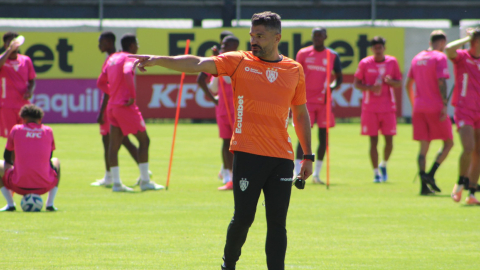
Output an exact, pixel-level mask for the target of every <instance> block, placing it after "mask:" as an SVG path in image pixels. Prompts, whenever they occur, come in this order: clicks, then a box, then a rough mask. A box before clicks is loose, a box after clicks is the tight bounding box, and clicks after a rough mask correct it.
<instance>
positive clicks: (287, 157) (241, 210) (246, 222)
mask: <svg viewBox="0 0 480 270" xmlns="http://www.w3.org/2000/svg"><path fill="white" fill-rule="evenodd" d="M280 40H281V23H280V16H279V15H278V14H275V13H272V12H263V13H257V14H254V15H253V17H252V26H251V28H250V43H251V45H252V51H248V52H244V51H239V52H229V53H224V54H222V55H220V56H218V57H197V56H192V55H186V56H173V57H171V56H152V55H143V56H132V57H134V58H137V60H136V61H135V65H136V66H138V67H139V69H140V70H142V71H145V67H148V66H154V65H159V66H163V67H167V68H170V69H173V70H177V71H181V72H190V73H196V72H206V73H210V74H216V75H217V76H229V77H231V79H232V85H234V86H235V87H234V103H235V124H234V133H233V137H232V140H231V144H230V151H233V152H234V159H233V163H234V165H233V167H234V168H235V171H234V174H233V195H234V202H235V212H234V216H233V218H232V220H231V222H230V225H229V227H228V231H227V241H226V244H225V249H224V255H223V259H224V263H223V264H222V269H225V270H231V269H235V265H236V263H237V261H238V259H239V257H240V253H241V248H242V246H243V243H244V242H245V240H246V237H247V233H248V228H249V227H250V226H251V224H252V223H253V220H254V217H255V211H256V208H257V203H258V199H259V196H260V193H261V192H262V190H263V193H264V195H265V205H266V206H267V207H266V216H267V240H266V245H265V249H266V254H267V266H268V268H269V269H275V270H283V269H285V252H286V248H287V234H286V219H287V212H288V205H289V202H290V194H291V190H292V181H293V167H294V164H293V160H294V157H295V156H294V153H293V147H292V143H291V139H290V137H289V135H288V132H287V128H288V117H289V110H290V108H291V110H292V112H293V119H294V122H295V131H296V133H297V136H298V138H299V141H300V144H301V146H302V148H303V150H304V153H305V156H304V162H303V163H302V168H301V170H300V174H299V177H300V178H301V179H307V178H308V177H309V176H310V175H311V174H312V162H313V160H314V155H312V152H311V151H312V150H311V145H310V136H311V133H310V132H311V130H310V119H309V116H308V111H307V108H306V106H305V103H306V101H307V100H306V94H305V77H304V73H303V68H302V66H301V65H300V64H299V63H297V62H295V61H293V60H291V59H289V58H287V57H285V56H283V55H280V54H279V52H278V44H279V42H280ZM280 78H282V80H279V79H280ZM265 108H268V109H265Z"/></svg>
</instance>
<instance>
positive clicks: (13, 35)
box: [3, 31, 18, 43]
mask: <svg viewBox="0 0 480 270" xmlns="http://www.w3.org/2000/svg"><path fill="white" fill-rule="evenodd" d="M16 37H18V33H17V32H11V31H9V32H7V33H5V34H3V43H6V42H7V40H10V39H14V38H16Z"/></svg>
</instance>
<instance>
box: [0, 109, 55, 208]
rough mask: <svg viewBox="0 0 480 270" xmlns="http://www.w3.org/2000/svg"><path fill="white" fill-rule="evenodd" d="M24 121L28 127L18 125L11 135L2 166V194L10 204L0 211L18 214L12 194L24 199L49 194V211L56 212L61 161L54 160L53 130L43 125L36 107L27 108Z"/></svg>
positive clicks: (0, 168) (0, 185) (40, 114)
mask: <svg viewBox="0 0 480 270" xmlns="http://www.w3.org/2000/svg"><path fill="white" fill-rule="evenodd" d="M20 117H21V118H22V120H23V123H24V124H21V125H15V126H14V127H13V128H12V130H11V131H10V134H9V135H8V139H7V146H6V147H5V153H4V158H5V162H4V163H3V162H2V163H1V164H0V176H1V177H2V181H1V182H0V190H1V191H2V194H3V196H4V197H5V199H6V200H7V206H5V207H4V208H2V209H0V211H15V210H16V209H15V203H14V202H13V198H12V194H11V192H10V191H13V192H15V193H18V194H20V195H26V194H30V193H34V194H38V195H42V194H44V193H47V192H48V198H47V204H46V210H47V211H56V210H57V208H55V207H54V206H53V200H54V199H55V195H56V194H57V190H58V183H59V180H60V161H59V160H58V159H57V158H52V152H53V150H55V142H54V140H53V132H52V129H51V128H50V127H48V126H45V125H42V118H43V111H42V109H40V108H39V107H37V106H35V105H33V104H29V105H25V106H23V107H22V109H21V110H20ZM14 155H15V166H14V162H13V156H14Z"/></svg>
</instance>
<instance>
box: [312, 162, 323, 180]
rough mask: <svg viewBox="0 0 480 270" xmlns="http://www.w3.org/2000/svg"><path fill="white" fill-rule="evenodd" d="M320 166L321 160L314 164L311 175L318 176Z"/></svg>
mask: <svg viewBox="0 0 480 270" xmlns="http://www.w3.org/2000/svg"><path fill="white" fill-rule="evenodd" d="M322 165H323V160H317V162H316V163H315V170H314V171H313V175H315V176H320V171H321V170H322Z"/></svg>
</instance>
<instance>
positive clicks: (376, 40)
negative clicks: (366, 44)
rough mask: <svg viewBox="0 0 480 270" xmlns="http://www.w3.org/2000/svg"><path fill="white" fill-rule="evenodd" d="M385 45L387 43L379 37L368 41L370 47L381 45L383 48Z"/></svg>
mask: <svg viewBox="0 0 480 270" xmlns="http://www.w3.org/2000/svg"><path fill="white" fill-rule="evenodd" d="M385 43H387V40H386V39H384V38H383V37H381V36H376V37H373V38H372V40H371V41H370V45H372V46H375V45H377V44H382V45H383V46H385Z"/></svg>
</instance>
